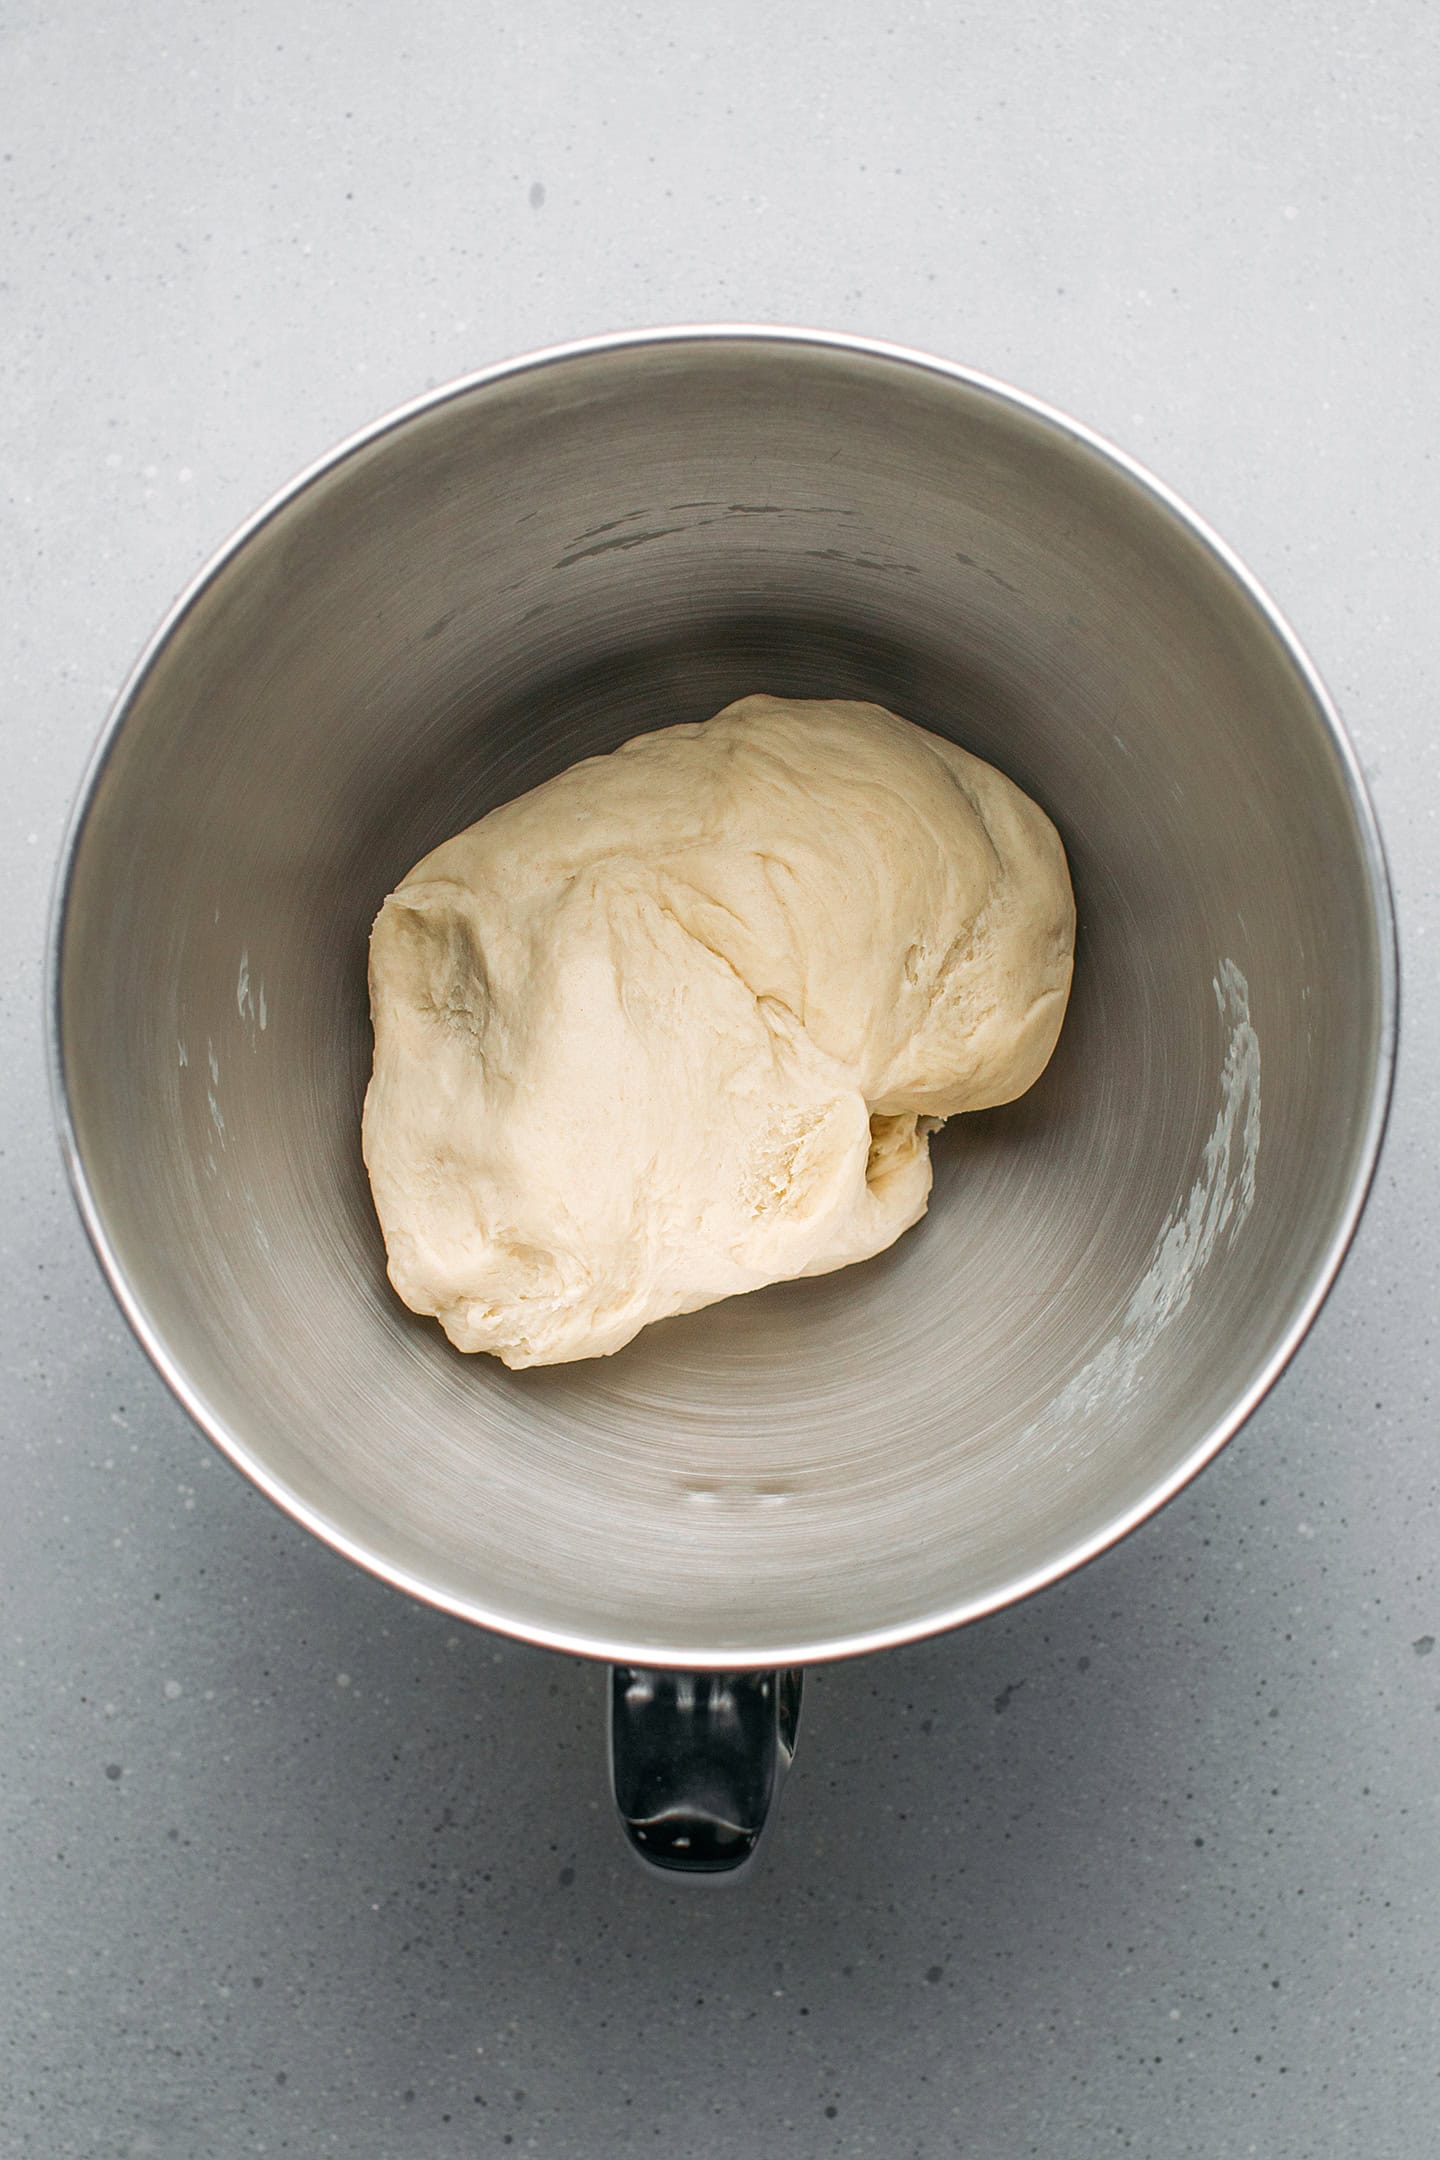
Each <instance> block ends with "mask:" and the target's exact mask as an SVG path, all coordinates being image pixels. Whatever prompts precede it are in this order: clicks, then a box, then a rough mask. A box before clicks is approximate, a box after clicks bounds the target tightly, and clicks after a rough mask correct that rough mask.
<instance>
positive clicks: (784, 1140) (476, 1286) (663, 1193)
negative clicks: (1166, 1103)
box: [364, 697, 1075, 1366]
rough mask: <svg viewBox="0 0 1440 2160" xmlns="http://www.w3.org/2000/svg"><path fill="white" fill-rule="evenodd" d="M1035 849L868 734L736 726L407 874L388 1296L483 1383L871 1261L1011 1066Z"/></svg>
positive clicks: (691, 728)
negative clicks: (943, 1151)
mask: <svg viewBox="0 0 1440 2160" xmlns="http://www.w3.org/2000/svg"><path fill="white" fill-rule="evenodd" d="M1074 925H1075V910H1074V902H1073V900H1072V898H1071V893H1070V880H1069V875H1068V873H1067V870H1066V864H1065V855H1064V851H1063V849H1062V847H1061V845H1060V840H1059V837H1058V835H1057V834H1056V831H1055V828H1054V827H1053V825H1052V824H1051V823H1050V821H1049V819H1048V818H1047V817H1046V816H1045V815H1044V813H1043V812H1042V811H1040V810H1039V809H1037V808H1036V806H1035V804H1034V803H1032V802H1030V801H1029V800H1028V798H1027V797H1026V796H1024V795H1022V794H1021V792H1020V790H1019V789H1018V788H1016V787H1015V786H1013V785H1012V783H1011V782H1010V781H1008V780H1007V779H1005V778H1004V777H1003V775H1002V774H1000V773H998V772H996V771H995V770H994V768H993V767H992V766H989V765H985V764H982V763H981V761H980V760H979V759H978V758H974V757H971V756H969V755H968V754H967V753H966V752H965V751H964V750H959V749H957V748H956V747H955V746H954V744H952V743H949V742H945V741H943V740H941V739H940V738H939V737H938V736H935V735H931V734H928V733H926V732H925V731H924V730H923V729H921V728H918V727H915V726H913V725H912V724H911V723H910V722H909V721H907V720H901V719H899V718H897V717H896V715H895V714H894V713H890V712H886V711H885V710H884V709H883V708H882V707H880V706H878V705H861V704H848V703H841V702H838V701H835V702H832V701H830V700H804V701H799V700H793V699H785V698H772V697H748V698H742V699H741V700H740V702H739V703H738V704H735V705H731V706H728V707H727V708H726V710H725V711H724V712H722V713H718V714H717V715H716V717H715V718H714V719H713V720H707V721H705V722H704V723H703V724H700V725H687V726H683V727H671V728H664V729H661V730H660V731H659V732H658V733H655V734H650V735H640V736H637V737H636V738H635V739H634V740H633V741H632V742H628V743H626V744H625V745H624V746H623V748H621V749H619V750H617V751H615V752H614V753H613V754H612V755H610V756H607V757H598V758H590V759H588V760H587V761H586V762H585V763H583V764H580V765H576V766H573V767H572V768H571V770H570V771H568V772H565V773H562V774H561V775H560V776H559V777H558V778H557V779H554V780H550V781H547V782H546V783H545V785H544V786H542V787H538V788H536V789H534V790H533V791H532V792H531V793H530V794H528V795H524V796H522V797H521V798H520V799H519V800H518V801H516V802H512V803H507V804H506V805H505V806H504V807H503V808H501V809H499V810H495V811H492V812H491V814H490V815H489V816H488V817H485V818H482V819H481V820H480V822H479V824H477V825H472V826H471V827H470V829H469V830H468V831H467V832H462V833H459V834H457V835H456V837H455V838H454V839H453V840H447V841H446V842H445V843H444V845H443V846H442V847H438V848H436V849H435V850H434V851H433V853H431V854H429V855H427V856H426V857H425V859H424V860H423V862H420V863H417V865H416V866H415V868H414V869H413V870H412V871H411V872H410V875H409V876H408V877H407V878H406V879H405V880H404V882H403V883H402V884H401V885H400V887H399V888H398V890H397V891H395V892H393V893H392V894H391V895H390V897H389V899H388V900H387V901H386V902H385V904H384V906H383V907H382V908H381V910H380V914H379V916H378V918H377V920H376V923H375V927H374V931H373V933H372V936H371V941H370V1001H371V1011H372V1015H373V1019H374V1025H375V1067H374V1073H373V1076H372V1078H371V1082H370V1088H369V1092H368V1094H367V1096H366V1100H365V1123H364V1150H365V1162H366V1165H367V1168H368V1170H369V1173H370V1182H371V1186H372V1189H373V1191H374V1196H375V1206H376V1210H377V1212H378V1214H379V1217H380V1222H381V1226H382V1228H383V1230H384V1233H385V1242H386V1247H387V1250H388V1254H389V1271H390V1280H391V1281H392V1283H393V1284H394V1286H395V1288H396V1290H397V1291H398V1292H399V1293H400V1296H401V1297H402V1298H403V1299H404V1301H405V1303H406V1304H407V1305H408V1306H410V1307H411V1309H412V1310H413V1311H415V1312H417V1313H433V1314H434V1316H435V1317H436V1318H437V1319H438V1320H439V1322H440V1324H441V1326H442V1327H443V1328H444V1330H445V1333H446V1334H447V1335H448V1336H449V1338H450V1340H451V1341H452V1342H453V1343H454V1344H455V1345H456V1346H457V1348H459V1349H461V1350H487V1351H490V1352H492V1353H493V1354H494V1355H495V1356H497V1357H500V1358H503V1359H504V1361H505V1363H506V1364H507V1365H512V1366H523V1365H548V1364H558V1363H561V1362H563V1361H565V1360H567V1359H572V1358H587V1357H602V1356H606V1355H608V1354H609V1353H610V1352H612V1351H615V1350H619V1349H620V1348H621V1347H622V1346H623V1345H624V1344H625V1343H627V1342H629V1341H630V1340H631V1338H632V1337H633V1336H634V1335H636V1334H637V1333H638V1332H639V1330H640V1329H641V1328H643V1327H644V1326H646V1325H647V1323H648V1322H650V1321H652V1320H660V1319H663V1318H664V1317H665V1316H666V1315H667V1314H670V1313H682V1312H693V1311H695V1310H696V1309H697V1308H698V1307H699V1306H702V1305H709V1304H713V1303H714V1302H715V1300H716V1299H718V1298H724V1297H733V1296H735V1295H736V1294H737V1293H738V1292H740V1291H744V1290H755V1289H758V1288H759V1287H760V1286H761V1285H762V1284H764V1283H771V1282H779V1281H786V1280H789V1279H791V1278H792V1277H795V1276H799V1275H820V1274H824V1273H826V1272H828V1271H829V1270H830V1269H832V1268H841V1267H848V1266H849V1265H850V1263H851V1262H852V1261H856V1260H866V1259H869V1258H870V1257H871V1255H872V1254H874V1253H878V1252H880V1251H882V1250H883V1249H884V1248H885V1247H886V1246H887V1245H890V1244H892V1243H893V1242H894V1240H895V1239H896V1238H897V1237H899V1235H900V1234H901V1232H902V1231H903V1230H906V1229H908V1228H909V1227H910V1225H911V1224H912V1223H914V1222H916V1221H917V1220H918V1219H919V1217H920V1216H921V1215H923V1213H924V1212H925V1207H926V1203H927V1199H928V1196H929V1192H930V1159H929V1136H930V1133H931V1132H932V1131H933V1130H934V1128H935V1126H936V1125H937V1124H938V1123H939V1122H941V1121H942V1120H943V1119H945V1118H948V1117H953V1116H955V1115H957V1114H958V1113H959V1112H960V1111H962V1110H980V1109H984V1108H986V1107H987V1106H989V1105H991V1104H994V1103H1003V1102H1009V1101H1010V1100H1011V1099H1012V1098H1013V1097H1015V1096H1017V1095H1019V1094H1021V1093H1023V1091H1024V1090H1025V1089H1026V1088H1028V1087H1029V1086H1030V1084H1031V1082H1032V1081H1033V1080H1035V1079H1036V1078H1037V1076H1038V1075H1039V1074H1040V1073H1041V1072H1042V1071H1043V1069H1044V1067H1045V1064H1046V1061H1047V1059H1048V1058H1049V1056H1050V1053H1051V1051H1052V1049H1053V1048H1054V1046H1055V1039H1056V1036H1057V1035H1058V1033H1059V1029H1060V1022H1061V1019H1062V1018H1063V1016H1064V1012H1065V1001H1066V998H1067V996H1068V994H1069V987H1070V966H1071V952H1072V947H1073V942H1074Z"/></svg>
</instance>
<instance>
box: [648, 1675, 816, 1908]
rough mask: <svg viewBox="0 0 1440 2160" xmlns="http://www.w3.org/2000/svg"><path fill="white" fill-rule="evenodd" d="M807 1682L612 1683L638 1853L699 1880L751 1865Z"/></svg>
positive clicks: (759, 1678) (732, 1678)
mask: <svg viewBox="0 0 1440 2160" xmlns="http://www.w3.org/2000/svg"><path fill="white" fill-rule="evenodd" d="M803 1680H804V1674H803V1673H802V1672H800V1671H799V1670H798V1669H797V1668H792V1669H790V1670H787V1671H780V1672H706V1673H687V1672H668V1671H660V1670H656V1669H653V1668H651V1667H648V1666H639V1665H616V1666H614V1667H612V1669H611V1674H610V1775H611V1781H612V1784H613V1786H614V1790H615V1805H616V1806H617V1807H618V1809H619V1810H620V1820H621V1823H622V1824H623V1826H624V1830H625V1835H626V1837H627V1838H628V1839H629V1841H630V1845H631V1848H632V1850H633V1851H635V1852H636V1853H638V1854H639V1856H640V1858H641V1859H642V1860H644V1861H645V1862H646V1863H647V1864H648V1865H649V1866H650V1867H652V1868H659V1869H662V1870H664V1871H665V1872H666V1873H671V1874H678V1875H687V1876H690V1877H692V1878H705V1877H710V1878H714V1877H716V1876H723V1875H733V1874H734V1873H735V1871H736V1869H737V1868H743V1867H744V1866H745V1865H746V1863H747V1862H748V1861H750V1860H752V1859H753V1858H754V1856H755V1853H756V1851H757V1849H758V1847H759V1845H760V1842H761V1837H762V1834H763V1833H764V1830H765V1826H766V1824H767V1822H768V1821H769V1820H770V1819H771V1817H772V1816H773V1815H774V1812H775V1804H776V1802H777V1800H778V1798H779V1794H780V1786H781V1782H782V1780H783V1779H784V1776H785V1772H786V1771H787V1770H788V1769H789V1767H790V1762H791V1758H792V1757H793V1755H794V1753H795V1733H796V1728H797V1726H798V1725H799V1722H800V1691H801V1684H802V1682H803Z"/></svg>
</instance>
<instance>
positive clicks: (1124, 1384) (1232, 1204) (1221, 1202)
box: [1025, 960, 1260, 1440]
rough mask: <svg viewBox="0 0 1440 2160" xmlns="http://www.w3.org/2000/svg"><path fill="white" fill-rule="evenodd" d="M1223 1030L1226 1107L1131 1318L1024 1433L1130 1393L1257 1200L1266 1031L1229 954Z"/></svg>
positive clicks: (1222, 985) (1063, 1426)
mask: <svg viewBox="0 0 1440 2160" xmlns="http://www.w3.org/2000/svg"><path fill="white" fill-rule="evenodd" d="M1213 987H1214V991H1215V1002H1216V1005H1217V1007H1218V1008H1219V1012H1220V1021H1221V1025H1222V1027H1223V1028H1224V1029H1225V1035H1226V1042H1225V1057H1224V1062H1223V1064H1222V1066H1221V1069H1220V1107H1219V1110H1218V1112H1217V1113H1216V1118H1215V1123H1214V1126H1213V1127H1212V1129H1211V1133H1210V1137H1209V1139H1208V1140H1207V1141H1206V1143H1205V1147H1204V1151H1203V1153H1202V1155H1201V1158H1200V1173H1199V1176H1198V1177H1197V1178H1196V1180H1195V1182H1194V1184H1193V1185H1192V1186H1191V1188H1190V1191H1189V1194H1188V1195H1187V1197H1186V1199H1185V1200H1184V1202H1183V1204H1182V1205H1181V1206H1180V1207H1178V1208H1177V1209H1176V1210H1175V1212H1174V1214H1173V1215H1172V1216H1171V1217H1170V1219H1169V1221H1168V1222H1167V1223H1166V1225H1165V1227H1164V1229H1163V1230H1162V1231H1161V1232H1160V1235H1159V1237H1158V1238H1157V1239H1156V1241H1155V1245H1154V1248H1153V1250H1152V1252H1151V1256H1150V1261H1149V1265H1148V1266H1147V1267H1146V1269H1145V1272H1144V1274H1143V1275H1142V1276H1141V1278H1140V1281H1139V1282H1138V1283H1137V1284H1136V1287H1135V1290H1134V1293H1133V1295H1132V1296H1131V1299H1130V1302H1129V1304H1128V1305H1127V1306H1126V1308H1125V1317H1124V1319H1123V1320H1122V1321H1121V1323H1120V1326H1119V1327H1118V1328H1117V1329H1116V1331H1115V1333H1114V1334H1113V1335H1112V1336H1111V1337H1110V1340H1109V1341H1108V1342H1107V1343H1105V1344H1104V1346H1103V1347H1102V1348H1101V1349H1100V1350H1098V1351H1097V1352H1096V1353H1095V1355H1094V1356H1093V1357H1092V1358H1090V1359H1089V1361H1088V1362H1087V1363H1086V1364H1085V1365H1083V1366H1082V1367H1081V1369H1080V1371H1079V1372H1078V1373H1076V1375H1075V1377H1074V1378H1073V1379H1072V1380H1071V1381H1069V1382H1068V1383H1067V1384H1066V1386H1065V1387H1063V1388H1062V1389H1061V1391H1060V1393H1059V1394H1058V1395H1057V1396H1056V1397H1055V1399H1054V1401H1053V1402H1051V1403H1050V1404H1049V1405H1048V1406H1047V1408H1046V1409H1045V1411H1044V1412H1043V1414H1042V1415H1041V1417H1040V1418H1039V1419H1037V1421H1036V1422H1035V1424H1034V1425H1032V1426H1031V1427H1030V1430H1029V1432H1028V1433H1027V1434H1026V1436H1025V1437H1026V1439H1027V1440H1033V1439H1038V1438H1041V1437H1058V1436H1059V1435H1060V1434H1061V1433H1063V1432H1065V1431H1066V1430H1073V1428H1074V1426H1075V1425H1076V1424H1077V1423H1080V1422H1083V1420H1084V1419H1086V1418H1087V1417H1089V1416H1091V1415H1093V1414H1094V1412H1095V1411H1096V1410H1098V1409H1099V1408H1100V1407H1101V1406H1102V1404H1103V1405H1104V1406H1105V1407H1106V1408H1107V1409H1108V1410H1110V1411H1112V1412H1113V1410H1114V1409H1115V1407H1116V1406H1117V1404H1120V1403H1123V1402H1125V1401H1126V1400H1127V1399H1128V1398H1129V1396H1131V1395H1132V1394H1133V1393H1134V1391H1135V1388H1136V1386H1137V1384H1138V1382H1139V1378H1140V1372H1141V1368H1142V1366H1143V1364H1144V1361H1145V1358H1146V1357H1147V1355H1148V1354H1149V1352H1150V1351H1151V1350H1152V1349H1153V1348H1154V1346H1155V1344H1156V1343H1157V1342H1158V1341H1159V1339H1160V1337H1161V1336H1162V1335H1163V1334H1164V1332H1165V1330H1166V1329H1167V1328H1168V1327H1169V1325H1170V1324H1171V1322H1172V1321H1173V1320H1175V1319H1176V1318H1178V1316H1179V1315H1180V1313H1182V1312H1183V1311H1184V1309H1185V1307H1186V1306H1187V1305H1188V1304H1189V1302H1190V1296H1191V1293H1192V1291H1193V1290H1194V1288H1195V1285H1196V1282H1197V1281H1198V1280H1199V1277H1200V1274H1201V1271H1202V1269H1203V1268H1204V1267H1205V1266H1206V1265H1207V1263H1208V1262H1209V1260H1210V1259H1211V1257H1212V1255H1213V1254H1214V1253H1215V1251H1216V1250H1217V1248H1218V1247H1219V1245H1220V1242H1221V1240H1222V1238H1224V1239H1227V1240H1229V1239H1233V1238H1234V1236H1235V1233H1236V1232H1237V1231H1238V1230H1239V1228H1240V1226H1241V1224H1242V1223H1243V1222H1244V1221H1245V1218H1246V1216H1247V1215H1248V1214H1249V1213H1250V1210H1251V1208H1252V1207H1253V1206H1254V1204H1255V1165H1256V1161H1257V1158H1258V1156H1259V1153H1260V1038H1259V1036H1258V1035H1257V1034H1256V1032H1255V1029H1254V1026H1253V1025H1252V1023H1251V1019H1250V987H1249V984H1248V983H1247V982H1246V980H1245V977H1244V975H1243V974H1242V973H1241V971H1240V969H1239V968H1238V967H1237V966H1236V964H1235V962H1234V961H1233V960H1222V961H1221V962H1220V965H1219V970H1218V972H1217V974H1216V976H1215V978H1214V984H1213Z"/></svg>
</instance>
